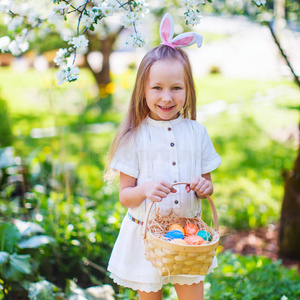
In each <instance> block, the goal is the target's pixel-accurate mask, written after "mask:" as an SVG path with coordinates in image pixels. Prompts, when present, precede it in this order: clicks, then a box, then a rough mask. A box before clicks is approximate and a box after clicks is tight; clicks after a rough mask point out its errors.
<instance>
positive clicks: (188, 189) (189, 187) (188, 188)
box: [185, 184, 191, 193]
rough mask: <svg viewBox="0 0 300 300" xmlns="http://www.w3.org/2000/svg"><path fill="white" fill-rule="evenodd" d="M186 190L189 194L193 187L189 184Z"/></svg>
mask: <svg viewBox="0 0 300 300" xmlns="http://www.w3.org/2000/svg"><path fill="white" fill-rule="evenodd" d="M185 190H186V192H187V193H189V192H190V191H191V186H190V185H189V184H187V185H186V186H185Z"/></svg>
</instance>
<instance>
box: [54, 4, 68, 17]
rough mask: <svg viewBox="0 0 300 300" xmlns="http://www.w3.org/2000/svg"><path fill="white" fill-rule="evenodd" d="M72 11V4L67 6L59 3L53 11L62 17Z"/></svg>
mask: <svg viewBox="0 0 300 300" xmlns="http://www.w3.org/2000/svg"><path fill="white" fill-rule="evenodd" d="M69 9H70V4H66V3H64V2H61V3H59V4H58V5H55V6H54V7H53V11H54V12H55V13H56V14H60V15H61V16H64V15H65V14H67V12H68V11H69Z"/></svg>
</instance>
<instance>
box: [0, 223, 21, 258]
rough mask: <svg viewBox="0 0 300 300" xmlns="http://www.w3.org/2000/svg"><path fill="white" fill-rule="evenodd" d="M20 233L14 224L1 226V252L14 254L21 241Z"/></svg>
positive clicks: (2, 224)
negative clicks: (18, 242)
mask: <svg viewBox="0 0 300 300" xmlns="http://www.w3.org/2000/svg"><path fill="white" fill-rule="evenodd" d="M19 237H20V233H19V231H18V229H17V227H16V226H15V225H14V224H12V223H1V224H0V251H6V252H8V253H13V252H14V249H15V247H16V244H17V241H18V240H19Z"/></svg>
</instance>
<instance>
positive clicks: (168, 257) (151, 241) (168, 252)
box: [143, 183, 220, 276]
mask: <svg viewBox="0 0 300 300" xmlns="http://www.w3.org/2000/svg"><path fill="white" fill-rule="evenodd" d="M177 184H182V183H177ZM184 184H185V183H184ZM206 198H207V199H208V201H209V203H210V206H211V209H212V212H213V217H214V227H215V229H213V228H210V227H208V228H209V232H210V233H211V234H212V240H211V242H210V243H208V244H205V245H204V244H203V245H199V246H195V245H180V244H175V243H171V242H169V241H165V240H163V239H161V238H159V237H158V236H156V235H154V234H152V233H151V232H150V231H149V228H148V227H149V226H148V221H149V216H150V213H151V210H152V207H153V204H154V202H152V203H151V205H150V207H149V210H148V212H147V215H146V219H145V222H144V229H143V230H144V231H143V237H144V243H145V256H146V259H147V260H149V261H150V262H151V263H152V265H153V266H154V267H156V268H157V269H158V270H159V273H160V274H161V275H162V276H169V275H179V274H186V275H206V274H207V271H208V269H209V267H210V266H211V264H212V260H213V257H214V256H215V255H216V249H217V247H218V244H219V240H220V238H219V224H218V216H217V211H216V208H215V205H214V203H213V201H212V199H211V198H210V196H208V195H206ZM183 219H186V221H187V223H188V222H189V218H183ZM199 219H200V218H199ZM201 222H203V221H202V220H201ZM203 223H204V222H203ZM204 224H205V223H204Z"/></svg>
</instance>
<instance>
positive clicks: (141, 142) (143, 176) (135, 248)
mask: <svg viewBox="0 0 300 300" xmlns="http://www.w3.org/2000/svg"><path fill="white" fill-rule="evenodd" d="M220 164H221V158H220V156H219V155H218V154H217V153H216V151H215V149H214V146H213V144H212V142H211V140H210V138H209V135H208V133H207V131H206V128H205V126H204V125H202V124H201V123H199V122H196V121H193V120H190V119H185V118H183V117H182V116H179V117H178V118H177V119H174V120H171V121H156V120H153V119H151V118H150V117H149V116H148V117H146V118H145V119H144V120H143V122H142V124H141V126H140V128H139V129H138V132H137V135H136V137H135V139H132V140H131V141H129V142H128V143H127V144H126V145H122V147H120V148H119V149H118V151H117V153H116V155H115V157H114V158H113V161H112V163H111V168H112V169H113V170H115V171H119V172H122V173H125V174H127V175H129V176H131V177H134V178H137V185H139V184H141V183H143V182H147V181H152V180H159V179H163V180H165V181H168V182H170V183H175V182H190V181H191V180H192V179H193V178H194V177H195V176H200V175H202V174H206V173H209V172H211V171H213V170H214V169H216V168H217V167H218V166H219V165H220ZM175 189H176V190H177V192H176V193H170V194H169V195H168V196H167V197H166V198H164V199H163V200H162V201H161V202H157V203H156V207H160V211H164V210H165V211H169V210H170V209H173V210H175V211H177V213H178V214H184V215H185V216H186V217H194V216H196V215H198V214H199V213H200V211H201V201H200V200H199V199H198V198H197V197H196V194H195V193H194V192H192V191H191V192H190V193H186V191H185V186H184V185H178V186H176V187H175ZM149 205H150V200H149V199H146V200H145V201H143V202H142V203H141V204H140V205H139V206H138V207H134V208H129V209H128V213H129V214H130V215H131V216H133V217H134V218H135V219H137V220H140V221H143V220H144V218H145V213H146V211H147V208H148V206H149ZM108 270H109V271H110V272H111V273H112V274H111V277H112V278H113V279H114V280H115V282H117V283H118V284H120V285H123V286H127V287H130V288H133V289H139V290H146V291H152V290H157V289H159V288H158V287H159V286H157V288H155V287H153V288H149V286H148V285H147V284H149V283H153V284H158V285H160V287H161V285H162V284H165V283H166V282H171V283H181V282H183V283H182V284H189V283H187V282H186V278H189V277H190V278H193V280H194V281H193V282H196V281H197V282H199V278H200V277H201V278H202V280H203V279H204V277H203V276H200V277H199V276H196V277H195V276H181V275H178V276H171V277H175V279H174V280H175V281H174V280H173V279H171V278H169V279H168V280H167V281H166V279H165V278H163V277H161V276H160V275H159V273H158V271H157V270H156V268H154V267H153V266H152V265H151V263H150V262H148V261H147V260H146V259H145V257H144V244H143V239H142V226H141V225H139V224H136V223H134V222H133V221H132V220H130V219H129V218H128V216H126V217H125V218H124V220H123V223H122V226H121V230H120V233H119V236H118V239H117V241H116V243H115V246H114V249H113V252H112V255H111V259H110V262H109V266H108ZM180 278H181V279H180ZM195 278H196V280H195ZM182 280H183V281H182ZM193 282H191V283H190V284H192V283H193ZM137 283H138V284H137ZM143 284H145V288H144V289H143Z"/></svg>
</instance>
